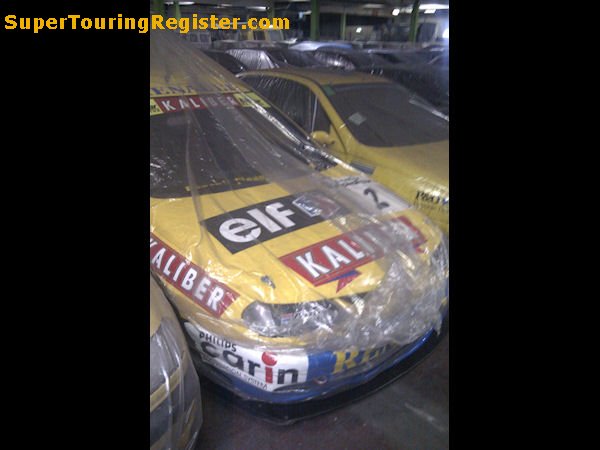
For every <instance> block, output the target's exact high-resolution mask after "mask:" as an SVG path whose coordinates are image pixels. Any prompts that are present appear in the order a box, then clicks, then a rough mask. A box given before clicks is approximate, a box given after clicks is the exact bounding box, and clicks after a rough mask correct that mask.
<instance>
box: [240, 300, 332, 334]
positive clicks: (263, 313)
mask: <svg viewBox="0 0 600 450" xmlns="http://www.w3.org/2000/svg"><path fill="white" fill-rule="evenodd" d="M339 314H340V310H339V309H338V307H337V306H336V305H335V304H334V303H332V302H330V301H327V300H323V301H317V302H306V303H293V304H287V305H270V304H267V303H261V302H254V303H252V304H251V305H249V306H248V307H247V308H246V309H245V310H244V312H243V313H242V319H243V320H244V323H245V324H246V326H247V327H248V328H250V329H251V330H253V331H256V332H257V333H258V334H260V335H262V336H268V337H285V336H299V335H302V334H305V333H308V332H311V331H314V330H316V329H318V328H324V327H325V328H331V326H332V325H333V323H334V322H335V320H336V319H337V317H338V315H339Z"/></svg>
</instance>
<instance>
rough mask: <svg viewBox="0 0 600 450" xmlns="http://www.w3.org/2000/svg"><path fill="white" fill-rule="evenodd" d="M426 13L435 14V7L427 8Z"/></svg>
mask: <svg viewBox="0 0 600 450" xmlns="http://www.w3.org/2000/svg"><path fill="white" fill-rule="evenodd" d="M425 14H435V9H426V10H425Z"/></svg>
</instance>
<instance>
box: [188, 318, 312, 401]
mask: <svg viewBox="0 0 600 450" xmlns="http://www.w3.org/2000/svg"><path fill="white" fill-rule="evenodd" d="M184 328H185V330H186V331H187V332H188V334H189V335H190V337H191V338H192V340H193V341H194V344H195V348H196V350H198V351H199V352H200V356H201V357H202V360H203V361H204V362H205V363H207V364H210V365H211V366H214V367H217V368H219V369H221V370H223V371H225V372H227V373H229V374H231V375H233V376H235V377H237V378H239V379H241V380H243V381H245V382H246V383H249V384H252V385H253V386H255V387H257V388H259V389H262V390H265V391H273V390H275V389H277V388H278V387H281V386H287V385H291V384H296V383H304V382H305V381H306V375H307V372H308V356H307V355H294V356H289V355H278V354H275V353H269V352H261V351H259V350H254V349H249V348H244V347H241V346H240V345H239V344H234V343H232V342H229V341H227V340H226V339H223V338H220V337H217V336H215V335H213V334H211V333H209V332H208V331H206V330H204V329H203V328H202V327H199V326H197V325H193V324H191V323H190V322H186V323H185V324H184Z"/></svg>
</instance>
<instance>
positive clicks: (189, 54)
mask: <svg viewBox="0 0 600 450" xmlns="http://www.w3.org/2000/svg"><path fill="white" fill-rule="evenodd" d="M150 61H151V72H150V76H151V85H150V182H151V183H150V196H151V197H150V214H151V215H150V225H151V230H150V231H151V234H150V267H151V270H152V271H153V272H154V274H155V275H156V276H157V277H158V279H159V280H160V281H161V284H162V285H163V287H164V289H165V292H166V294H167V296H168V298H169V299H170V300H171V302H172V304H173V305H174V307H175V310H176V312H177V315H178V316H179V318H180V320H181V322H182V323H183V327H184V329H185V331H186V334H187V337H188V338H189V342H190V344H191V349H192V354H193V357H194V360H195V362H196V363H197V366H198V369H199V370H200V371H201V372H202V373H204V374H205V375H207V376H208V377H210V378H211V379H212V380H214V381H216V382H217V383H219V384H221V385H222V386H225V387H226V388H228V389H230V390H232V391H233V392H234V393H235V394H237V395H239V396H241V397H243V398H245V399H252V400H258V401H263V402H273V403H280V404H281V403H290V402H299V401H304V400H308V399H313V398H315V397H322V396H327V395H331V394H333V393H336V392H340V391H342V390H345V389H348V388H350V387H353V386H356V385H358V384H361V383H364V382H366V381H368V380H370V379H372V378H373V377H375V376H376V375H377V374H379V373H381V372H382V371H384V370H386V369H387V368H390V367H392V366H394V365H395V364H398V363H399V362H400V361H404V360H406V358H408V356H410V355H411V354H412V353H413V352H415V351H416V350H417V349H419V348H421V347H422V346H423V345H425V343H427V342H429V341H430V340H431V339H432V338H433V337H434V336H436V333H437V331H439V329H440V327H441V325H442V322H443V320H444V317H445V314H446V311H447V307H448V258H447V246H446V242H445V237H444V235H443V234H442V233H441V232H440V231H439V229H438V228H437V227H435V226H434V225H432V224H431V223H430V222H429V220H428V219H427V218H426V217H424V216H423V215H422V214H421V213H420V212H418V211H416V210H415V209H414V208H411V207H410V205H408V204H407V203H406V202H405V201H404V200H402V199H401V198H399V197H397V196H396V195H395V194H393V193H392V192H390V191H389V190H387V189H386V188H384V187H382V186H381V185H379V184H378V183H376V182H374V181H372V180H371V179H369V178H367V177H366V176H364V175H363V174H361V173H360V172H358V171H356V170H355V169H353V168H352V167H350V166H349V165H346V164H345V163H343V162H342V161H339V160H337V159H335V158H333V157H331V156H330V155H328V154H327V153H326V152H324V151H322V150H321V149H320V148H319V147H318V146H317V145H315V143H314V142H313V141H311V140H310V139H309V138H307V137H306V135H305V133H304V132H303V131H302V130H301V129H300V128H298V127H297V126H296V125H294V124H293V123H292V122H291V121H290V120H289V119H288V118H286V116H284V115H282V114H281V113H280V112H279V111H278V110H277V109H276V108H273V107H272V106H271V105H270V104H269V103H268V102H266V101H264V100H263V99H262V98H260V97H259V96H258V95H257V94H255V93H253V92H251V90H250V88H248V87H247V86H246V85H244V84H243V83H242V82H241V81H239V80H238V79H236V78H235V77H234V76H232V75H230V74H229V73H227V72H226V71H225V70H224V69H223V68H221V67H220V66H219V65H218V64H216V63H214V62H213V61H211V60H210V59H209V58H204V57H202V56H200V57H199V56H198V55H197V54H196V53H194V52H193V51H192V49H189V48H188V47H187V46H186V44H185V43H184V42H182V41H181V40H179V39H177V38H176V37H175V38H173V37H172V36H170V35H169V34H164V33H153V34H152V36H151V58H150Z"/></svg>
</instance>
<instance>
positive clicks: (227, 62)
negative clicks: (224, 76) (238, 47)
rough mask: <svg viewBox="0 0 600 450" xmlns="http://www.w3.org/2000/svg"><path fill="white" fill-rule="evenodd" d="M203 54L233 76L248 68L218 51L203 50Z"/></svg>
mask: <svg viewBox="0 0 600 450" xmlns="http://www.w3.org/2000/svg"><path fill="white" fill-rule="evenodd" d="M204 54H205V55H206V56H208V57H210V58H211V59H212V60H213V61H216V62H218V63H219V64H220V65H222V66H223V67H225V68H226V69H227V70H228V71H229V72H231V73H232V74H234V75H237V74H238V73H241V72H245V71H246V70H248V67H247V66H246V65H245V64H244V63H243V62H241V61H240V60H239V59H237V58H234V57H233V56H231V55H229V54H227V53H226V52H221V51H219V50H204Z"/></svg>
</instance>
